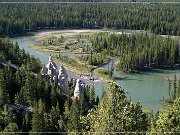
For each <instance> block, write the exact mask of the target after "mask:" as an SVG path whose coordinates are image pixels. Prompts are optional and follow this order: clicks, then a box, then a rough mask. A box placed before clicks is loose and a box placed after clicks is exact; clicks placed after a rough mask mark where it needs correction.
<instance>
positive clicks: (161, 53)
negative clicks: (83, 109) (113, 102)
mask: <svg viewBox="0 0 180 135" xmlns="http://www.w3.org/2000/svg"><path fill="white" fill-rule="evenodd" d="M90 42H91V43H92V49H93V51H94V52H96V53H101V54H107V55H110V56H118V57H119V61H118V63H117V69H118V70H121V71H124V72H132V71H134V70H143V69H150V68H159V67H163V68H167V67H173V66H174V65H175V64H179V62H180V56H179V50H180V47H179V43H178V41H177V40H174V39H172V38H171V37H166V38H164V37H161V36H155V35H147V34H139V33H134V34H126V33H123V32H122V34H115V33H114V34H109V33H99V34H94V35H93V36H91V37H90Z"/></svg>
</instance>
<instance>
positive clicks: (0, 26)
mask: <svg viewBox="0 0 180 135" xmlns="http://www.w3.org/2000/svg"><path fill="white" fill-rule="evenodd" d="M0 12H1V14H0V35H1V36H5V35H11V36H12V35H15V34H23V33H25V32H27V31H33V30H38V29H62V28H114V29H133V30H134V29H141V30H150V31H151V32H154V33H156V34H166V35H168V34H170V35H179V32H180V23H179V22H180V17H179V14H180V6H179V4H160V5H159V4H155V5H154V4H153V5H151V4H131V3H130V4H113V3H112V4H96V3H92V4H85V3H84V4H47V3H46V4H40V3H39V4H35V3H34V4H16V3H13V4H0Z"/></svg>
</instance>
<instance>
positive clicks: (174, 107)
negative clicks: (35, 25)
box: [0, 39, 180, 134]
mask: <svg viewBox="0 0 180 135" xmlns="http://www.w3.org/2000/svg"><path fill="white" fill-rule="evenodd" d="M0 41H1V51H2V52H4V51H5V50H6V49H7V48H8V50H11V51H12V54H14V56H13V58H14V61H13V60H12V59H10V58H11V57H8V55H11V54H10V53H7V54H5V55H3V53H1V58H3V59H4V60H6V61H9V60H12V62H13V64H18V65H19V66H21V65H23V64H24V65H25V66H26V65H27V64H29V66H32V67H33V65H34V64H33V63H38V60H37V59H33V61H32V62H31V63H27V62H26V61H21V62H20V61H18V57H22V56H21V55H23V57H27V58H29V54H27V53H24V54H22V52H24V51H23V50H20V49H18V48H19V47H18V45H17V44H15V45H12V43H10V42H9V40H8V39H1V40H0ZM15 48H16V49H15ZM20 54H21V55H20ZM2 56H3V57H2ZM30 71H32V70H22V69H21V68H20V69H19V70H17V69H15V68H13V67H10V66H9V65H7V66H4V65H1V66H0V132H2V133H7V132H19V133H21V132H68V133H69V134H73V133H74V134H75V132H79V133H80V132H81V133H82V134H83V133H84V134H86V133H95V132H96V133H104V132H141V133H144V134H145V133H146V132H149V133H152V134H155V133H156V132H161V133H164V132H179V131H180V129H179V124H180V119H179V117H178V115H179V113H180V112H179V110H180V108H179V107H180V106H179V102H180V101H179V96H177V97H175V98H174V100H173V101H172V104H171V106H169V107H167V108H166V109H164V110H162V111H160V112H159V113H157V115H156V116H154V117H153V116H152V115H150V114H146V113H145V112H143V111H142V106H141V105H140V103H132V102H131V101H129V100H128V99H127V98H126V95H125V92H124V90H123V89H122V88H121V87H120V86H118V85H117V84H115V83H111V84H110V86H109V89H108V94H109V95H107V93H106V91H103V94H102V96H101V97H100V98H99V97H97V98H96V99H95V90H94V87H92V86H91V87H90V86H86V89H85V97H84V99H83V100H82V98H81V97H80V99H79V100H77V99H76V100H71V98H70V96H71V95H72V94H73V90H74V87H75V80H70V81H69V89H68V94H67V95H63V94H62V92H61V89H60V88H59V87H58V86H56V85H55V84H54V82H53V81H52V80H51V79H50V80H49V81H45V80H44V79H43V77H42V76H41V75H38V74H37V75H34V74H31V72H30ZM176 86H177V87H176V89H177V90H179V89H180V87H179V86H180V84H178V85H177V84H176ZM84 102H86V103H88V104H89V106H88V107H87V105H84V104H83V103H84ZM42 134H43V133H42Z"/></svg>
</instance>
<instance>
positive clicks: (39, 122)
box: [32, 100, 47, 134]
mask: <svg viewBox="0 0 180 135" xmlns="http://www.w3.org/2000/svg"><path fill="white" fill-rule="evenodd" d="M44 114H45V105H44V103H43V102H42V100H39V101H38V103H34V107H33V115H32V132H46V130H47V129H46V126H45V118H44ZM39 134H41V133H39ZM42 134H43V133H42Z"/></svg>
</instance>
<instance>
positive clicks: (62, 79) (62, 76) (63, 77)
mask: <svg viewBox="0 0 180 135" xmlns="http://www.w3.org/2000/svg"><path fill="white" fill-rule="evenodd" d="M58 85H59V86H60V88H61V89H62V90H63V92H64V93H66V92H67V90H68V75H67V73H66V70H65V69H64V67H63V66H61V67H60V69H59V75H58Z"/></svg>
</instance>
